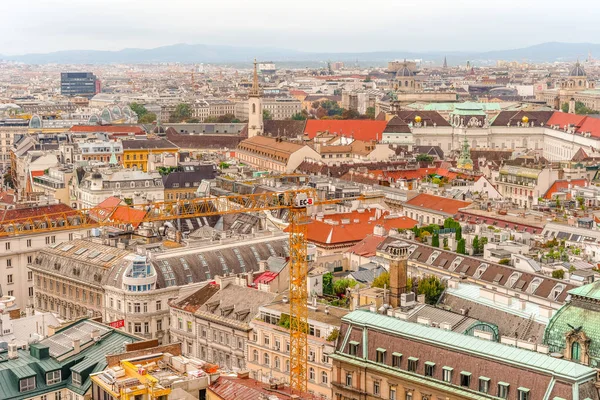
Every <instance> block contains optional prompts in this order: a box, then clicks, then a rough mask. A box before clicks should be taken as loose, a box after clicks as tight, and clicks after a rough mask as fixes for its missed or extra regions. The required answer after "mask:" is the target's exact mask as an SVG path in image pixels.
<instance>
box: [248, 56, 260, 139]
mask: <svg viewBox="0 0 600 400" xmlns="http://www.w3.org/2000/svg"><path fill="white" fill-rule="evenodd" d="M263 132H264V125H263V109H262V92H261V91H260V87H259V86H258V71H257V64H256V59H255V60H254V77H253V79H252V88H251V89H250V92H249V93H248V137H249V138H251V137H254V136H258V135H260V134H262V133H263Z"/></svg>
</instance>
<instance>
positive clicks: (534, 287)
mask: <svg viewBox="0 0 600 400" xmlns="http://www.w3.org/2000/svg"><path fill="white" fill-rule="evenodd" d="M541 283H542V279H541V278H535V279H534V280H532V281H531V283H530V284H529V293H531V294H534V293H535V291H536V290H537V288H538V287H539V286H540V284H541Z"/></svg>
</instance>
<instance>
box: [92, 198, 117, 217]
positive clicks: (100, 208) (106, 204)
mask: <svg viewBox="0 0 600 400" xmlns="http://www.w3.org/2000/svg"><path fill="white" fill-rule="evenodd" d="M119 204H121V199H119V198H118V197H114V196H111V197H109V198H108V199H106V200H104V201H103V202H101V203H100V204H98V205H97V206H96V207H94V208H92V209H91V210H90V212H89V215H90V217H92V218H93V219H94V220H96V221H100V222H102V221H105V220H106V219H107V218H108V217H110V216H111V214H112V213H113V212H114V211H115V208H117V206H118V205H119Z"/></svg>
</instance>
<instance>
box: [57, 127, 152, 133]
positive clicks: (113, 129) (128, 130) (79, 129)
mask: <svg viewBox="0 0 600 400" xmlns="http://www.w3.org/2000/svg"><path fill="white" fill-rule="evenodd" d="M69 132H107V133H134V134H136V135H140V134H145V132H144V130H143V129H142V128H140V127H139V126H132V125H74V126H72V127H71V129H69Z"/></svg>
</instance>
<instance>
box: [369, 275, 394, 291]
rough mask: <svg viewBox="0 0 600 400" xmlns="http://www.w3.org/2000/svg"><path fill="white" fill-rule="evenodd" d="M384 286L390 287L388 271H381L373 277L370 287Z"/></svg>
mask: <svg viewBox="0 0 600 400" xmlns="http://www.w3.org/2000/svg"><path fill="white" fill-rule="evenodd" d="M384 286H385V287H387V288H388V289H389V288H390V273H389V272H383V273H381V274H380V275H379V276H378V277H377V278H375V279H373V283H372V284H371V287H377V288H383V287H384Z"/></svg>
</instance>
